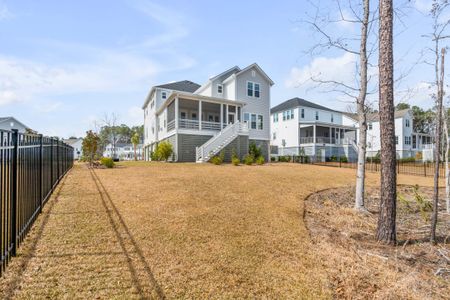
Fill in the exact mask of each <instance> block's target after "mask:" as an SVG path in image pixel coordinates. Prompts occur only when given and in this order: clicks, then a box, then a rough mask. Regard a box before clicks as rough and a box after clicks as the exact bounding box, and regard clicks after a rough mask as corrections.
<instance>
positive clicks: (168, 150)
mask: <svg viewBox="0 0 450 300" xmlns="http://www.w3.org/2000/svg"><path fill="white" fill-rule="evenodd" d="M172 154H173V147H172V144H171V143H169V142H168V141H164V142H161V143H159V144H158V147H157V148H156V151H155V156H156V159H157V160H164V161H167V160H168V159H169V157H170V156H171V155H172Z"/></svg>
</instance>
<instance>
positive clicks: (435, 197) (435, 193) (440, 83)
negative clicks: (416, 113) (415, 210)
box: [430, 48, 445, 244]
mask: <svg viewBox="0 0 450 300" xmlns="http://www.w3.org/2000/svg"><path fill="white" fill-rule="evenodd" d="M437 50H438V49H436V57H437V60H436V72H439V70H438V69H439V64H438V61H439V54H438V52H437ZM444 58H445V49H444V48H442V49H441V70H440V76H439V73H437V74H436V79H437V90H438V92H437V99H436V100H437V103H436V104H437V114H436V116H437V120H436V135H435V148H434V160H435V162H434V164H435V172H434V191H433V213H432V215H431V234H430V242H431V243H433V244H435V243H436V225H437V219H438V202H439V166H440V158H441V157H440V150H441V140H442V105H443V103H442V102H443V98H444Z"/></svg>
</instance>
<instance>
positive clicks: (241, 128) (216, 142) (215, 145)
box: [195, 121, 248, 163]
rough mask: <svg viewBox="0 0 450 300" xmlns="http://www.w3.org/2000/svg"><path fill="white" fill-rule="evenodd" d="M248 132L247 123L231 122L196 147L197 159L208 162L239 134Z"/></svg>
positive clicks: (200, 161) (199, 161)
mask: <svg viewBox="0 0 450 300" xmlns="http://www.w3.org/2000/svg"><path fill="white" fill-rule="evenodd" d="M247 134H248V126H247V123H245V122H239V121H238V122H236V123H234V124H229V125H228V126H227V127H225V128H224V129H223V130H222V131H220V132H219V133H218V134H216V135H214V136H213V137H212V138H211V139H210V140H208V141H207V142H206V143H204V144H203V145H201V146H200V147H196V149H195V150H196V151H195V160H196V161H197V162H198V163H202V162H207V161H209V160H210V159H211V157H213V156H214V155H216V154H217V153H219V152H220V151H221V150H222V149H224V148H225V147H226V146H227V145H228V144H229V143H231V142H232V141H233V140H234V139H235V138H237V137H238V136H239V135H247Z"/></svg>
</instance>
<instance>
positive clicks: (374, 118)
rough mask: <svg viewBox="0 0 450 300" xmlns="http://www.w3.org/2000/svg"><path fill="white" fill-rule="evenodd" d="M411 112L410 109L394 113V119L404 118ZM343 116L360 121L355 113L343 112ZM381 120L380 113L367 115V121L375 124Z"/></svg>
mask: <svg viewBox="0 0 450 300" xmlns="http://www.w3.org/2000/svg"><path fill="white" fill-rule="evenodd" d="M409 111H410V109H402V110H396V111H395V112H394V118H395V119H398V118H402V117H404V116H405V115H406V114H407V113H408V112H409ZM342 114H344V115H346V116H348V117H349V118H352V119H353V120H358V114H355V113H349V112H342ZM379 119H380V115H379V113H378V112H376V113H371V114H367V121H371V122H375V121H378V120H379Z"/></svg>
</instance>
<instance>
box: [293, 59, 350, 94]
mask: <svg viewBox="0 0 450 300" xmlns="http://www.w3.org/2000/svg"><path fill="white" fill-rule="evenodd" d="M356 61H357V56H356V55H354V54H351V53H345V54H344V55H342V56H338V57H333V58H328V57H317V58H315V59H313V60H312V61H311V63H310V64H309V65H306V66H304V67H301V68H297V67H293V68H292V69H291V72H290V75H289V77H288V79H287V80H286V82H285V86H286V87H288V88H295V87H303V88H311V87H314V86H317V84H318V83H317V82H315V80H327V81H330V80H335V81H339V82H344V83H346V84H349V85H352V84H353V82H354V80H355V63H356ZM312 78H313V79H314V80H312Z"/></svg>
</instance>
